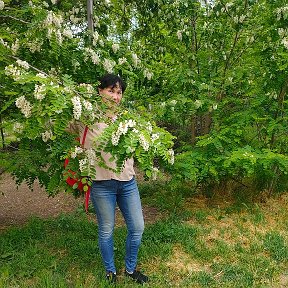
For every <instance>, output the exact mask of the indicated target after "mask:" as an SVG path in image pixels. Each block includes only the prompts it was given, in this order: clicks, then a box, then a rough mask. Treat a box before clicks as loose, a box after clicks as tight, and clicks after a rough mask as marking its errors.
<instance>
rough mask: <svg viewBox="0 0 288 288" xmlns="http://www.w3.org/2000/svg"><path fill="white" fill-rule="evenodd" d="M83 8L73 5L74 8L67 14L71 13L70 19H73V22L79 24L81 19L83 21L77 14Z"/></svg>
mask: <svg viewBox="0 0 288 288" xmlns="http://www.w3.org/2000/svg"><path fill="white" fill-rule="evenodd" d="M81 10H82V8H78V7H76V8H75V7H73V8H72V10H70V11H69V12H68V13H67V14H68V15H70V16H69V19H70V20H71V22H72V23H73V24H77V23H79V22H80V21H82V18H79V17H77V15H78V14H79V12H80V11H81Z"/></svg>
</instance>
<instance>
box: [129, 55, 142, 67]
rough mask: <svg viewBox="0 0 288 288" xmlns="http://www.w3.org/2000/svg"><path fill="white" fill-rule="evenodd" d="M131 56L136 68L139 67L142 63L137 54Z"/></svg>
mask: <svg viewBox="0 0 288 288" xmlns="http://www.w3.org/2000/svg"><path fill="white" fill-rule="evenodd" d="M131 56H132V62H133V65H134V66H135V67H138V66H139V64H140V63H141V60H140V59H139V58H138V56H137V54H135V53H132V55H131Z"/></svg>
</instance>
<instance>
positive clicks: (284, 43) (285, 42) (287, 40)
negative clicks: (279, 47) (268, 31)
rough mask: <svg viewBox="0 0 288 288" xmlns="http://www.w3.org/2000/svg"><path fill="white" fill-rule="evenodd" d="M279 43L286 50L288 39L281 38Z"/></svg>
mask: <svg viewBox="0 0 288 288" xmlns="http://www.w3.org/2000/svg"><path fill="white" fill-rule="evenodd" d="M281 43H282V44H283V45H284V47H285V48H286V49H288V38H283V39H282V41H281Z"/></svg>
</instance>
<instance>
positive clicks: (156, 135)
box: [151, 133, 159, 143]
mask: <svg viewBox="0 0 288 288" xmlns="http://www.w3.org/2000/svg"><path fill="white" fill-rule="evenodd" d="M158 138H159V133H154V134H152V135H151V141H152V143H154V142H155V141H156V140H157V139H158Z"/></svg>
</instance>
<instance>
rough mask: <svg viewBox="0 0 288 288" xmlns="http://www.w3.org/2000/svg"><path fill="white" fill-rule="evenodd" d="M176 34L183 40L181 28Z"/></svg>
mask: <svg viewBox="0 0 288 288" xmlns="http://www.w3.org/2000/svg"><path fill="white" fill-rule="evenodd" d="M176 35H177V38H178V39H179V40H180V41H182V31H181V30H178V31H177V33H176Z"/></svg>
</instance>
